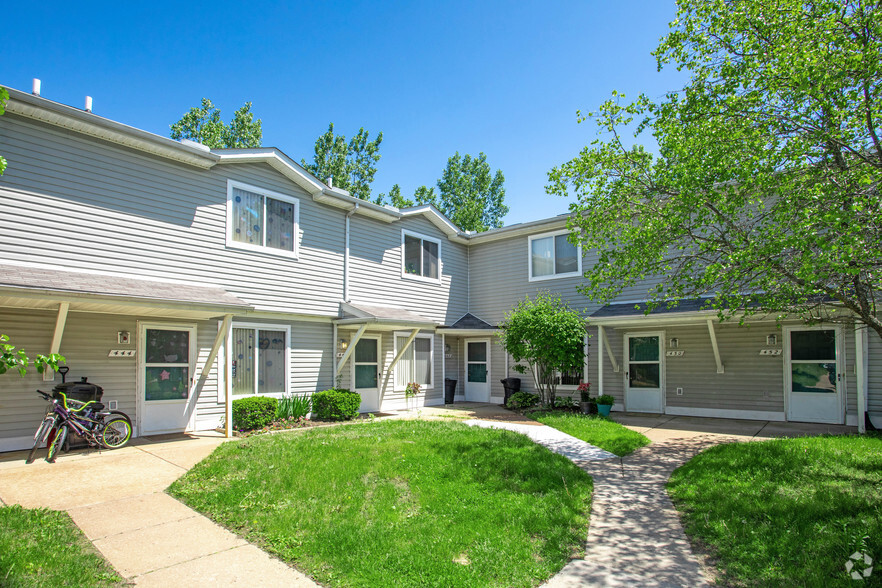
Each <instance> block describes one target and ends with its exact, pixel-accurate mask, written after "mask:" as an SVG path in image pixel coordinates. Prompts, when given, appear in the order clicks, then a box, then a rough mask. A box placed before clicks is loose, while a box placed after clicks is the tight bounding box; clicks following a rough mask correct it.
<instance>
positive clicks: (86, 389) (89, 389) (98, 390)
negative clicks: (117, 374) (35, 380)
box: [52, 377, 104, 396]
mask: <svg viewBox="0 0 882 588" xmlns="http://www.w3.org/2000/svg"><path fill="white" fill-rule="evenodd" d="M52 392H63V393H64V394H65V395H66V396H70V395H72V394H86V395H89V394H95V395H100V394H103V393H104V388H102V387H101V386H99V385H97V384H90V383H89V382H88V381H87V379H86V378H85V377H84V378H83V379H82V380H81V381H79V382H63V383H61V384H58V385H56V386H55V387H54V388H52Z"/></svg>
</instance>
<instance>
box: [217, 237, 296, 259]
mask: <svg viewBox="0 0 882 588" xmlns="http://www.w3.org/2000/svg"><path fill="white" fill-rule="evenodd" d="M227 249H238V250H240V251H250V252H252V253H263V254H264V255H270V256H272V257H284V258H286V259H300V256H299V255H298V254H297V250H296V249H295V250H294V251H285V250H284V249H273V248H272V247H261V246H260V245H249V244H247V243H239V242H238V241H227Z"/></svg>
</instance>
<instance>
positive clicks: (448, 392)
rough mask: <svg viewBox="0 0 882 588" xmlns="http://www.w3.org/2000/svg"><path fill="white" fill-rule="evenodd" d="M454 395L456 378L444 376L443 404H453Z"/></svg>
mask: <svg viewBox="0 0 882 588" xmlns="http://www.w3.org/2000/svg"><path fill="white" fill-rule="evenodd" d="M455 397H456V380H451V379H450V378H444V404H453V399H454V398H455Z"/></svg>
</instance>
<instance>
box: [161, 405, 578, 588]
mask: <svg viewBox="0 0 882 588" xmlns="http://www.w3.org/2000/svg"><path fill="white" fill-rule="evenodd" d="M591 490H592V482H591V477H590V476H589V475H587V474H586V473H585V472H584V471H582V470H580V469H579V468H578V467H577V466H576V465H575V464H573V463H572V462H571V461H569V460H568V459H566V458H564V457H563V456H560V455H555V454H553V453H551V452H550V451H548V450H547V449H545V448H543V447H541V446H539V445H537V444H535V443H533V442H532V441H530V440H529V439H527V438H526V437H524V436H523V435H518V434H515V433H511V432H509V431H499V430H490V429H480V428H477V427H468V426H466V425H463V424H461V423H458V422H450V421H443V422H442V421H419V420H406V421H404V420H393V421H378V422H375V423H365V424H363V425H358V426H345V427H323V428H316V429H310V430H307V431H304V432H298V433H296V434H286V433H281V434H276V435H260V436H254V437H249V438H248V439H245V440H243V441H239V442H237V443H225V444H223V445H221V446H220V447H218V448H217V449H216V450H215V452H214V453H212V455H211V456H209V457H208V458H207V459H205V460H203V461H202V462H201V463H199V464H198V465H197V466H196V467H194V468H193V469H191V470H190V471H189V472H188V473H187V474H185V475H184V476H183V477H182V478H180V479H179V480H177V481H176V482H175V483H174V484H173V485H172V487H171V488H170V490H169V491H170V492H171V493H172V494H173V495H174V496H175V497H177V498H179V499H180V500H183V501H184V502H186V503H187V504H188V505H189V506H191V507H192V508H195V509H196V510H198V511H200V512H202V513H205V514H206V515H207V516H209V517H210V518H212V519H213V520H215V521H216V522H218V523H220V524H222V525H224V526H226V527H227V528H230V529H234V530H235V531H236V533H238V534H239V535H241V536H242V537H244V538H245V539H247V540H249V541H251V542H253V543H255V544H257V545H260V546H261V547H262V548H264V549H266V550H268V551H270V552H272V553H273V554H275V555H277V556H278V557H279V558H281V559H282V560H283V561H284V562H286V563H288V564H290V565H295V566H296V567H297V568H298V569H300V570H301V571H303V572H305V573H307V574H308V575H309V576H310V577H312V578H314V579H315V580H316V581H317V582H319V583H320V584H321V585H323V586H396V587H402V588H404V587H409V586H414V587H416V586H420V587H424V586H444V587H451V588H454V587H468V588H472V587H475V586H519V587H526V586H539V585H540V584H542V583H543V582H544V581H545V580H547V579H548V578H550V577H551V576H552V575H554V574H555V573H556V572H557V571H558V570H560V569H561V568H562V567H563V566H564V565H565V564H566V563H567V562H568V561H569V559H570V558H571V557H578V556H579V555H580V553H581V551H582V550H583V548H584V542H585V536H586V533H587V526H588V514H589V512H590V509H591Z"/></svg>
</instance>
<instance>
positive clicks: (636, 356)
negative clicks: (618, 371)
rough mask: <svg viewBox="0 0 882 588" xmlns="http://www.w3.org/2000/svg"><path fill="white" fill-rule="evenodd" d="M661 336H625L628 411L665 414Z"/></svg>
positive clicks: (644, 334) (626, 402) (656, 334)
mask: <svg viewBox="0 0 882 588" xmlns="http://www.w3.org/2000/svg"><path fill="white" fill-rule="evenodd" d="M661 342H662V334H661V333H633V334H627V335H625V357H626V358H627V360H628V363H627V371H626V372H625V410H628V411H629V412H653V413H661V412H662V411H663V410H664V393H663V388H662V378H663V376H664V365H663V364H662V353H661Z"/></svg>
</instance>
